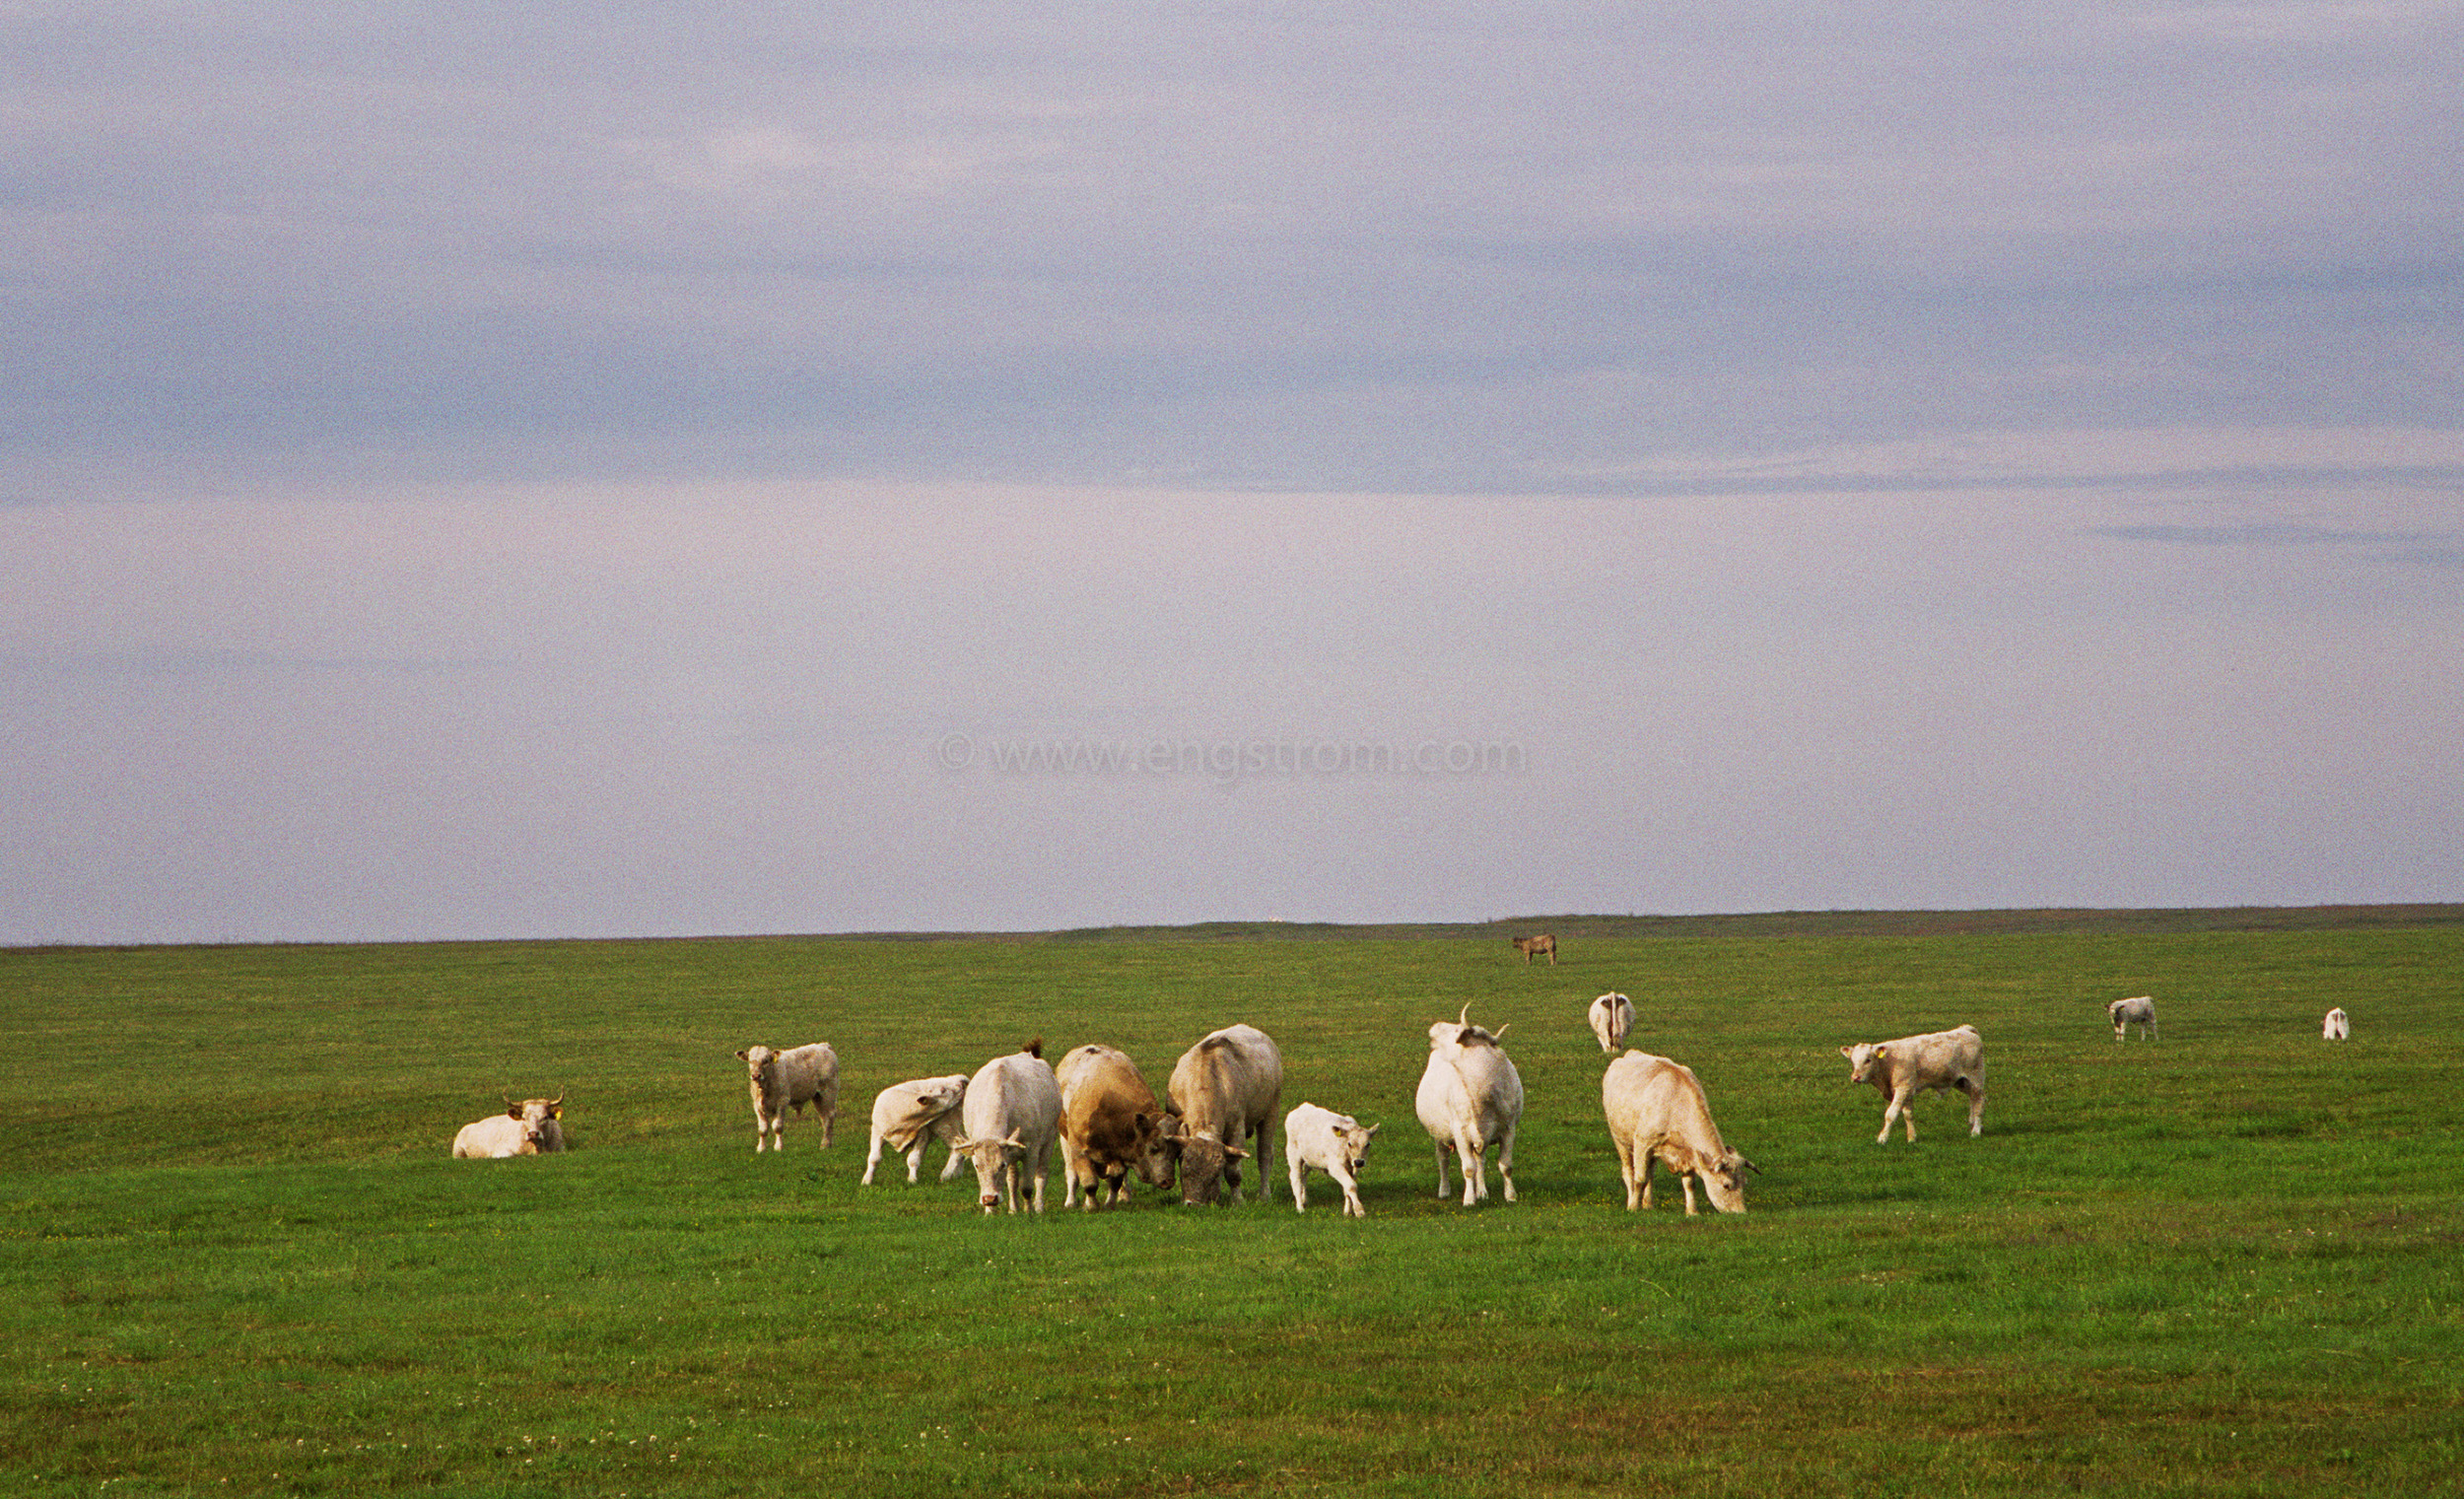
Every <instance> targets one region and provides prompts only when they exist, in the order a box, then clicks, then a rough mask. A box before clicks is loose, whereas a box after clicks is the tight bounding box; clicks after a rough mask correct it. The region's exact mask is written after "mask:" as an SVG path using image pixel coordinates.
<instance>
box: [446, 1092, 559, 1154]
mask: <svg viewBox="0 0 2464 1499" xmlns="http://www.w3.org/2000/svg"><path fill="white" fill-rule="evenodd" d="M564 1117H565V1095H564V1094H562V1093H559V1094H558V1095H556V1096H555V1097H554V1098H526V1099H523V1100H522V1101H521V1102H520V1103H518V1104H517V1103H515V1102H513V1099H511V1098H508V1099H506V1101H505V1112H504V1113H503V1114H491V1115H489V1116H488V1117H487V1118H486V1119H483V1120H476V1121H473V1122H472V1123H470V1124H464V1125H463V1126H462V1127H461V1130H460V1131H459V1132H458V1133H456V1134H455V1135H454V1136H453V1159H455V1160H457V1161H501V1160H505V1159H507V1158H509V1157H512V1156H517V1155H554V1154H556V1153H557V1152H558V1151H560V1150H562V1149H564V1148H565V1125H564V1124H563V1123H562V1122H563V1120H564Z"/></svg>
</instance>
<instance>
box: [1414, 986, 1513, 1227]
mask: <svg viewBox="0 0 2464 1499" xmlns="http://www.w3.org/2000/svg"><path fill="white" fill-rule="evenodd" d="M1505 1033H1506V1030H1505V1027H1504V1026H1499V1027H1498V1028H1497V1030H1496V1031H1495V1032H1494V1033H1493V1034H1492V1033H1491V1032H1490V1031H1488V1030H1487V1029H1486V1028H1485V1027H1482V1026H1476V1025H1473V1024H1472V1006H1471V1005H1469V1004H1467V1005H1465V1006H1464V1007H1463V1014H1462V1015H1461V1016H1460V1017H1459V1018H1457V1019H1454V1020H1441V1021H1439V1022H1437V1023H1436V1024H1435V1025H1432V1026H1430V1027H1429V1064H1428V1066H1427V1067H1426V1068H1424V1069H1423V1070H1422V1071H1421V1073H1420V1091H1419V1093H1418V1095H1417V1096H1416V1097H1415V1098H1414V1099H1413V1101H1412V1102H1413V1107H1414V1109H1415V1110H1416V1111H1417V1112H1418V1114H1419V1116H1420V1127H1422V1128H1423V1129H1426V1130H1428V1131H1429V1138H1430V1139H1431V1140H1432V1141H1434V1142H1435V1143H1436V1146H1437V1194H1438V1195H1439V1196H1441V1197H1443V1196H1445V1195H1446V1150H1447V1147H1448V1146H1450V1145H1451V1146H1453V1147H1454V1151H1455V1156H1456V1158H1457V1160H1458V1161H1460V1162H1461V1164H1462V1167H1463V1205H1464V1206H1466V1207H1470V1206H1471V1205H1472V1203H1474V1202H1476V1201H1478V1200H1479V1199H1481V1198H1483V1197H1485V1196H1487V1195H1488V1173H1487V1170H1486V1169H1485V1167H1484V1165H1483V1161H1484V1159H1485V1152H1486V1151H1487V1149H1488V1147H1489V1144H1490V1143H1491V1142H1492V1141H1494V1142H1495V1143H1496V1146H1497V1175H1498V1177H1499V1178H1500V1179H1501V1180H1502V1181H1503V1182H1504V1183H1505V1184H1506V1200H1507V1201H1509V1202H1511V1201H1513V1200H1514V1131H1515V1126H1516V1125H1517V1124H1521V1123H1522V1122H1523V1078H1522V1075H1521V1074H1520V1073H1518V1072H1516V1071H1515V1069H1514V1062H1513V1061H1512V1060H1511V1059H1510V1058H1509V1057H1508V1056H1506V1054H1505V1052H1504V1050H1503V1049H1501V1048H1500V1047H1499V1046H1498V1045H1497V1038H1498V1037H1499V1036H1503V1035H1504V1034H1505Z"/></svg>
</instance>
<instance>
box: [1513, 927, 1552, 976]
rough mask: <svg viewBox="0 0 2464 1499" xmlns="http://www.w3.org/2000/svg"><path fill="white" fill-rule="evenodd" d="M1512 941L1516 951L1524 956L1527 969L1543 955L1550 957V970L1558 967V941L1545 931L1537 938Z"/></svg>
mask: <svg viewBox="0 0 2464 1499" xmlns="http://www.w3.org/2000/svg"><path fill="white" fill-rule="evenodd" d="M1512 941H1513V942H1514V950H1515V951H1516V952H1519V953H1521V954H1523V966H1524V967H1525V968H1530V967H1531V966H1532V960H1533V959H1534V958H1536V957H1539V956H1540V955H1541V954H1543V953H1545V954H1546V955H1547V957H1548V966H1549V967H1550V968H1555V967H1556V966H1557V939H1556V938H1555V937H1553V936H1551V935H1550V934H1548V933H1547V932H1544V931H1543V932H1541V933H1540V935H1539V936H1537V937H1515V938H1513V939H1512Z"/></svg>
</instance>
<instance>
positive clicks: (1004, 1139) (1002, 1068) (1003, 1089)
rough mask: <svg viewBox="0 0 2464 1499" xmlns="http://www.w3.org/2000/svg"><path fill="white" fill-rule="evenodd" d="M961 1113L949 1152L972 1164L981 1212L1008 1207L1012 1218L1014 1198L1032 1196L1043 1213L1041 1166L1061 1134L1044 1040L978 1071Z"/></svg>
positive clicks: (1057, 1088) (1056, 1087)
mask: <svg viewBox="0 0 2464 1499" xmlns="http://www.w3.org/2000/svg"><path fill="white" fill-rule="evenodd" d="M961 1111H962V1112H961V1118H962V1119H963V1120H964V1121H965V1124H966V1130H965V1132H964V1134H963V1135H962V1136H961V1137H960V1138H959V1139H958V1141H957V1142H956V1143H954V1144H953V1145H951V1147H950V1148H951V1149H953V1150H956V1151H958V1152H960V1153H961V1154H963V1155H965V1156H967V1157H968V1158H969V1159H970V1160H972V1161H974V1162H975V1163H976V1188H977V1199H978V1200H979V1201H981V1202H982V1203H983V1204H984V1210H985V1211H986V1212H988V1213H989V1212H991V1211H992V1209H993V1208H994V1207H996V1206H999V1205H1000V1204H1002V1203H1007V1204H1008V1206H1009V1210H1010V1211H1011V1212H1013V1213H1014V1212H1016V1211H1017V1210H1018V1199H1019V1198H1020V1197H1021V1196H1028V1195H1032V1197H1033V1198H1034V1202H1035V1210H1036V1211H1037V1212H1042V1211H1043V1210H1044V1175H1045V1170H1046V1163H1047V1162H1049V1161H1050V1160H1051V1158H1052V1153H1053V1141H1054V1139H1055V1138H1057V1137H1058V1136H1059V1135H1060V1133H1061V1084H1060V1083H1058V1082H1056V1081H1055V1080H1054V1078H1053V1068H1052V1064H1051V1063H1050V1062H1047V1061H1046V1060H1045V1059H1044V1038H1043V1037H1041V1036H1038V1037H1037V1038H1035V1040H1033V1041H1030V1042H1028V1043H1027V1044H1026V1046H1025V1047H1024V1048H1023V1049H1022V1050H1019V1051H1016V1052H1012V1053H1010V1054H1009V1055H1008V1056H995V1057H993V1058H992V1060H991V1061H988V1062H986V1063H985V1064H984V1065H983V1066H981V1067H978V1068H977V1069H976V1075H975V1076H973V1077H971V1078H969V1079H967V1101H966V1103H965V1104H964V1105H962V1106H961ZM1030 1183H1032V1184H1033V1191H1032V1192H1029V1190H1028V1184H1030Z"/></svg>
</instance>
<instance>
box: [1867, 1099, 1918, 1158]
mask: <svg viewBox="0 0 2464 1499" xmlns="http://www.w3.org/2000/svg"><path fill="white" fill-rule="evenodd" d="M1899 1119H1905V1120H1906V1121H1907V1122H1908V1138H1909V1140H1910V1141H1912V1142H1913V1141H1914V1140H1915V1139H1916V1111H1915V1110H1913V1109H1910V1108H1909V1107H1908V1090H1907V1089H1906V1088H1894V1089H1892V1090H1891V1095H1890V1102H1889V1103H1888V1104H1886V1105H1884V1106H1883V1108H1882V1133H1880V1134H1878V1135H1876V1136H1874V1143H1875V1144H1877V1145H1887V1144H1889V1143H1890V1126H1891V1124H1892V1122H1893V1121H1895V1120H1899Z"/></svg>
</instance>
